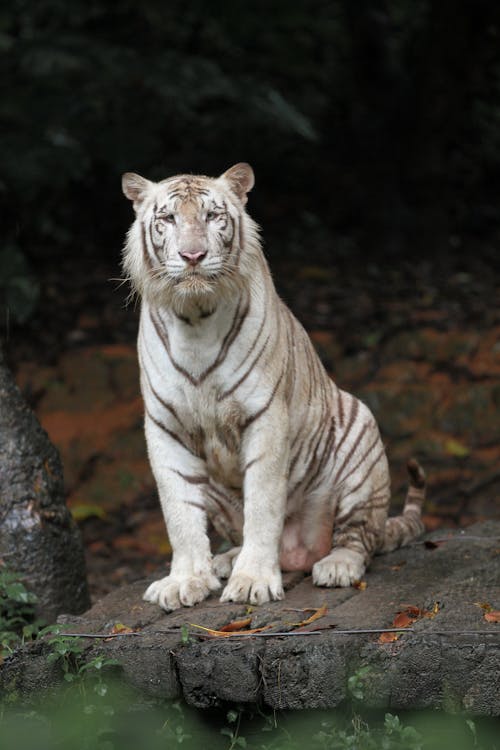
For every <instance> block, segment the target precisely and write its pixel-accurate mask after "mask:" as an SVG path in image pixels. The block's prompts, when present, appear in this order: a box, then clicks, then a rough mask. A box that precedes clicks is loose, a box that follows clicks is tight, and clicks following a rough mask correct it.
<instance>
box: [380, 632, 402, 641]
mask: <svg viewBox="0 0 500 750" xmlns="http://www.w3.org/2000/svg"><path fill="white" fill-rule="evenodd" d="M399 636H400V633H380V635H379V638H378V642H379V643H393V641H397V640H398V638H399Z"/></svg>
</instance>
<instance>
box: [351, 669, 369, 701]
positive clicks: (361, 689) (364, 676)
mask: <svg viewBox="0 0 500 750" xmlns="http://www.w3.org/2000/svg"><path fill="white" fill-rule="evenodd" d="M371 672H372V669H371V667H368V666H367V667H360V668H359V669H358V670H357V671H356V672H355V673H354V674H353V675H351V676H350V677H349V679H348V680H347V689H348V691H349V693H350V694H351V696H352V697H353V698H356V700H358V701H362V700H364V697H365V689H366V684H367V682H368V680H369V677H370V674H371Z"/></svg>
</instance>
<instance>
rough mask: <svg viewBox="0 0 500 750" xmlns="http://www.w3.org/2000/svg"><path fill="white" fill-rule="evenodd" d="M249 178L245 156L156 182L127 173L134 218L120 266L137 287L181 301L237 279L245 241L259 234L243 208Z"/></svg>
mask: <svg viewBox="0 0 500 750" xmlns="http://www.w3.org/2000/svg"><path fill="white" fill-rule="evenodd" d="M253 185H254V175H253V171H252V168H251V167H250V166H249V165H248V164H244V163H241V164H236V165H235V166H234V167H231V169H229V170H228V171H227V172H224V174H222V175H221V176H220V177H218V178H211V177H204V176H198V175H177V176H175V177H170V178H169V179H166V180H162V181H161V182H158V183H156V182H151V181H150V180H147V179H145V178H144V177H141V176H140V175H138V174H134V173H131V172H127V173H126V174H124V175H123V178H122V188H123V192H124V194H125V196H126V197H127V198H129V199H130V200H131V201H132V202H133V205H134V210H135V213H136V219H135V221H134V223H133V224H132V227H131V228H130V231H129V233H128V235H127V242H126V244H125V249H124V259H123V266H124V269H125V272H126V274H127V277H128V278H129V279H130V281H131V283H132V286H133V288H134V289H135V291H136V292H138V293H139V294H140V295H141V296H142V297H145V298H147V299H148V300H150V301H153V302H159V303H163V304H171V305H173V306H174V307H175V308H177V309H182V308H183V307H184V306H185V305H186V304H189V302H190V301H193V300H195V299H196V300H200V299H203V298H206V297H209V296H213V295H220V294H221V292H222V291H224V290H226V291H228V290H229V289H230V288H231V285H232V284H233V285H234V283H237V280H238V277H239V275H240V272H241V263H242V257H241V256H242V254H243V249H244V248H243V245H244V244H245V245H246V244H247V242H248V240H250V245H252V240H256V239H257V227H256V225H255V224H254V223H253V222H252V220H251V219H250V217H249V216H248V215H247V214H246V213H245V211H244V206H245V204H246V202H247V193H248V192H249V191H250V190H251V189H252V187H253ZM253 244H255V242H254V243H253ZM243 263H244V261H243Z"/></svg>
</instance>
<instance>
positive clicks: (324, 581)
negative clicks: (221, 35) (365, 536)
mask: <svg viewBox="0 0 500 750" xmlns="http://www.w3.org/2000/svg"><path fill="white" fill-rule="evenodd" d="M364 572H365V559H364V557H363V555H361V554H360V553H359V552H355V551H354V550H352V549H348V548H347V547H336V548H335V549H333V550H332V551H331V552H330V554H329V555H327V556H326V557H324V558H323V559H322V560H318V562H317V563H315V564H314V565H313V569H312V577H313V583H314V584H315V585H316V586H351V585H352V584H353V583H354V582H355V581H359V580H360V579H361V577H362V576H363V573H364Z"/></svg>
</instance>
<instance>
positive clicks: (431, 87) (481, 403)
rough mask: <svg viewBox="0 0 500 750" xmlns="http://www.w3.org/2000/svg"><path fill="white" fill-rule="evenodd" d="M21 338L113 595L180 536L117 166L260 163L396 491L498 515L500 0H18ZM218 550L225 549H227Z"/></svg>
mask: <svg viewBox="0 0 500 750" xmlns="http://www.w3.org/2000/svg"><path fill="white" fill-rule="evenodd" d="M0 59H1V61H2V70H1V76H0V87H1V89H0V128H1V134H2V138H1V148H0V202H1V242H0V341H2V342H3V344H4V349H5V353H6V356H7V360H8V362H9V364H10V366H11V367H12V370H13V372H14V374H15V377H16V380H17V382H18V384H19V385H20V386H21V388H22V391H23V394H24V395H25V397H26V398H27V400H28V402H29V404H30V405H31V406H32V407H33V408H34V409H35V411H36V414H37V416H38V418H39V419H40V421H41V423H42V426H43V427H44V428H45V429H46V430H47V432H48V433H49V436H50V438H51V440H52V441H53V442H54V444H55V445H56V446H57V447H58V449H59V450H60V452H61V456H62V458H63V462H64V472H65V483H66V492H67V501H68V505H69V507H70V509H71V511H72V513H73V516H74V517H75V518H76V519H77V520H78V522H79V524H80V528H81V529H82V532H83V535H84V541H85V545H86V554H87V567H88V573H89V581H90V586H91V591H92V593H93V595H94V596H97V595H99V594H102V593H104V592H106V591H108V590H110V588H113V587H115V586H116V585H118V584H120V583H122V582H123V581H127V580H135V579H136V578H137V577H141V576H144V574H145V573H146V572H150V571H152V570H154V569H155V568H156V567H158V566H159V565H163V564H164V562H165V559H166V554H167V553H168V551H169V547H168V543H167V541H166V537H165V528H164V523H163V519H162V517H161V512H160V508H159V504H158V500H157V497H156V490H155V486H154V482H153V479H152V477H151V473H150V470H149V466H148V460H147V456H146V451H145V445H144V438H143V428H142V414H143V405H142V402H141V399H140V396H139V385H138V378H137V361H136V354H135V337H136V330H137V315H138V310H137V309H136V308H135V309H134V307H133V306H129V307H128V308H126V307H125V300H126V297H127V292H128V290H127V287H126V285H123V286H120V285H119V281H110V280H112V279H117V278H119V276H120V253H121V247H122V244H123V238H124V235H125V232H126V230H127V228H128V226H129V225H130V223H131V221H132V218H133V215H132V209H131V206H130V203H129V201H127V200H126V199H125V198H124V197H123V195H122V193H121V174H122V172H124V171H134V172H139V173H141V174H143V175H144V176H146V177H148V178H150V179H162V178H164V177H167V176H170V175H172V174H175V173H179V172H193V173H202V174H203V173H204V174H208V175H218V174H220V173H222V172H223V171H225V170H226V169H227V168H228V167H230V166H231V165H232V164H234V163H236V162H238V161H248V162H250V163H251V164H252V166H253V168H254V171H255V174H256V186H255V189H254V191H252V193H251V195H250V199H249V211H250V213H251V215H252V216H253V217H254V218H255V219H256V220H257V221H258V222H259V223H260V225H261V227H262V230H263V238H264V250H265V253H266V255H267V257H268V259H269V261H270V265H271V269H272V272H273V275H274V278H275V281H276V285H277V288H278V291H279V293H280V294H281V295H282V296H283V297H284V299H285V300H286V302H287V303H288V304H289V305H290V307H291V308H292V310H293V311H294V312H295V314H296V315H297V317H298V318H299V319H300V320H301V321H302V322H303V323H304V325H305V326H306V328H307V330H308V332H309V333H310V335H311V338H312V340H313V342H314V344H315V346H316V347H317V349H318V351H319V354H320V356H321V358H322V360H323V362H324V364H325V367H326V369H327V371H328V372H329V373H330V374H332V375H333V376H334V378H335V380H336V381H337V383H338V384H339V385H340V386H341V387H343V388H346V389H347V390H350V391H351V392H353V393H355V394H356V395H357V396H359V397H360V398H362V399H363V400H364V401H365V402H366V403H367V404H368V405H369V406H370V408H371V409H372V410H373V412H374V413H375V416H376V418H377V420H378V422H379V424H380V427H381V432H382V435H383V438H384V441H385V444H386V447H387V452H388V455H389V461H390V465H391V473H392V477H393V495H394V507H396V508H397V507H398V505H399V507H401V504H402V502H403V497H404V494H405V493H406V486H407V475H406V469H405V465H406V461H407V459H408V458H409V457H410V456H411V455H415V456H417V457H418V458H419V460H420V461H421V463H422V464H423V465H424V467H425V468H426V471H427V473H428V477H429V482H428V501H427V503H426V506H425V516H424V520H425V523H426V525H427V527H428V528H436V527H439V526H444V527H449V526H466V525H469V524H471V523H474V522H475V521H477V520H481V519H485V518H492V517H499V514H500V505H499V502H498V499H499V497H500V471H499V467H500V423H499V420H498V414H499V410H500V344H499V341H500V309H499V306H498V300H499V297H500V264H499V255H500V254H499V252H498V246H499V240H500V236H499V235H500V213H499V205H500V201H499V199H500V169H499V167H500V4H499V3H495V2H492V1H491V0H490V1H486V0H470V1H467V0H453V1H452V0H435V2H430V1H428V0H370V1H369V0H332V1H331V2H324V1H322V0H309V1H306V0H286V1H285V0H283V1H282V0H268V1H267V2H265V1H264V0H253V2H241V1H240V0H233V2H227V0H224V2H222V0H210V1H207V0H205V2H201V0H184V1H183V2H180V0H169V1H168V0H144V1H143V2H137V0H121V1H118V0H117V1H116V2H107V3H106V2H104V1H103V0H36V1H35V0H31V1H27V0H9V1H8V2H7V3H5V2H4V3H3V4H2V8H1V10H0ZM215 548H216V547H215Z"/></svg>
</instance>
